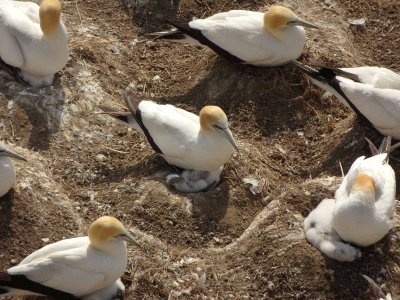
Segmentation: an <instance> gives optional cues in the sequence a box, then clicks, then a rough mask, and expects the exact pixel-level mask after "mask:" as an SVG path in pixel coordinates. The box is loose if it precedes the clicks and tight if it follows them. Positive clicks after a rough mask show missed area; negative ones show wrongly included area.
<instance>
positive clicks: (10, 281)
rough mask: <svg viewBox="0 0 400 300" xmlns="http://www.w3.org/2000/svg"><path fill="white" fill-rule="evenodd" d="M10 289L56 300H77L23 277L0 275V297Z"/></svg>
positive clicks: (3, 273)
mask: <svg viewBox="0 0 400 300" xmlns="http://www.w3.org/2000/svg"><path fill="white" fill-rule="evenodd" d="M7 288H10V289H18V290H24V291H29V292H32V293H36V294H41V295H45V296H50V297H53V298H54V299H57V300H78V299H79V298H77V297H75V296H74V295H72V294H70V293H66V292H63V291H60V290H57V289H53V288H51V287H48V286H45V285H42V284H40V283H37V282H35V281H32V280H29V279H28V278H26V277H25V276H24V275H10V274H8V273H5V272H1V273H0V295H1V294H7V293H8V292H9V290H8V289H7Z"/></svg>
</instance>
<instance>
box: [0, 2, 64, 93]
mask: <svg viewBox="0 0 400 300" xmlns="http://www.w3.org/2000/svg"><path fill="white" fill-rule="evenodd" d="M60 13H61V3H60V2H59V0H43V1H42V3H41V6H40V7H39V6H38V5H37V4H36V3H33V2H29V1H27V2H23V1H14V0H0V58H1V59H2V60H3V61H4V62H5V63H7V64H9V65H11V66H13V67H16V68H18V69H19V70H20V76H21V77H22V79H23V80H24V81H25V82H27V83H28V84H30V85H32V86H45V85H50V84H52V82H53V79H54V74H55V73H56V72H58V71H59V70H61V69H62V68H63V67H64V66H65V64H66V63H67V60H68V55H69V51H68V35H67V30H66V28H65V26H64V24H63V23H62V21H60Z"/></svg>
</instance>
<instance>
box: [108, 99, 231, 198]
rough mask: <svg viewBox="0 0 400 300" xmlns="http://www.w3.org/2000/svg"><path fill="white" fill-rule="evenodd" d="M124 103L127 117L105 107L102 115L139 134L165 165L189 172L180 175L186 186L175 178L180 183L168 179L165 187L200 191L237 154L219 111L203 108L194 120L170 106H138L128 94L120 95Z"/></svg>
mask: <svg viewBox="0 0 400 300" xmlns="http://www.w3.org/2000/svg"><path fill="white" fill-rule="evenodd" d="M124 99H125V102H126V104H127V106H128V108H129V109H130V113H127V112H113V111H112V110H111V109H109V108H106V107H102V109H103V111H105V112H106V113H107V114H109V115H111V116H113V117H114V118H116V119H117V120H119V121H122V123H124V124H126V125H128V126H130V127H132V128H135V129H136V130H138V131H139V132H140V133H142V134H143V135H144V136H145V137H146V138H147V140H148V141H149V143H150V145H151V146H152V148H153V149H154V151H156V152H157V153H159V154H160V155H161V156H162V157H163V158H164V159H165V161H166V162H167V163H168V164H169V165H171V166H174V167H178V168H181V169H184V170H186V171H188V170H190V172H186V173H182V174H183V176H184V177H185V178H186V180H189V181H192V182H186V183H187V184H188V186H187V185H185V184H184V183H183V181H181V180H182V179H183V180H184V179H185V178H181V177H179V176H178V177H179V178H180V179H179V178H177V177H176V176H172V177H169V178H174V179H173V180H172V181H170V180H168V181H169V183H171V184H172V185H174V186H175V188H177V189H178V190H181V191H184V192H189V191H191V192H195V191H200V190H203V189H205V188H207V187H209V186H210V184H216V183H218V181H219V179H220V174H221V172H222V167H223V165H224V164H225V163H226V162H227V161H228V160H229V158H230V157H231V155H232V154H233V151H234V150H235V149H236V150H238V147H237V145H236V142H235V139H234V138H233V135H232V132H231V130H230V129H229V123H228V119H227V117H226V115H225V113H224V111H223V110H222V109H221V108H220V107H218V106H214V105H208V106H205V107H203V108H202V109H201V111H200V116H197V115H195V114H193V113H190V112H188V111H186V110H183V109H180V108H177V107H175V106H173V105H170V104H166V105H161V104H157V103H155V102H152V101H146V100H143V101H140V102H138V101H136V100H135V99H134V98H133V97H132V95H130V94H129V93H128V92H124ZM191 171H194V173H193V172H191ZM201 172H206V173H201ZM189 178H191V179H189ZM184 181H185V180H184ZM210 181H211V182H210ZM179 182H180V183H179ZM181 185H183V186H181ZM190 186H192V187H190Z"/></svg>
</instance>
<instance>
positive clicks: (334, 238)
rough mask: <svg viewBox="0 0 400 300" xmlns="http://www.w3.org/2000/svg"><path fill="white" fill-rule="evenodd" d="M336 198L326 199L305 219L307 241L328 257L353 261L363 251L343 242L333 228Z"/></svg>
mask: <svg viewBox="0 0 400 300" xmlns="http://www.w3.org/2000/svg"><path fill="white" fill-rule="evenodd" d="M334 209H335V199H324V200H322V201H321V203H320V204H318V206H317V207H316V208H315V209H314V210H313V211H311V212H310V214H309V215H308V216H307V218H305V219H304V233H305V236H306V239H307V241H308V242H309V243H310V244H311V245H313V246H314V247H315V248H317V249H318V250H320V251H321V252H322V253H324V254H325V255H327V256H328V257H330V258H332V259H335V260H338V261H347V262H351V261H353V260H355V259H357V258H359V257H361V251H360V250H359V249H357V248H355V247H353V246H351V245H349V244H346V243H343V242H342V240H341V238H340V236H339V235H338V234H337V233H336V232H335V230H333V228H332V224H331V223H332V215H333V211H334Z"/></svg>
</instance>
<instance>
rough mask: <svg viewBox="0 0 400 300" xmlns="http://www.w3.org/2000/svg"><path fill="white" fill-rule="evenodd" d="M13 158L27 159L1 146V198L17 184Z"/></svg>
mask: <svg viewBox="0 0 400 300" xmlns="http://www.w3.org/2000/svg"><path fill="white" fill-rule="evenodd" d="M10 157H11V158H16V159H21V160H26V158H25V157H23V156H22V155H19V154H18V153H16V152H14V151H11V150H10V149H7V148H5V147H4V146H2V145H0V198H1V197H3V196H4V195H5V194H7V193H8V191H9V190H10V189H11V188H12V187H13V185H14V183H15V179H16V178H15V176H16V175H15V168H14V164H13V163H12V161H11V159H10Z"/></svg>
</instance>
